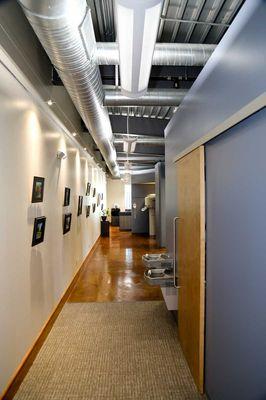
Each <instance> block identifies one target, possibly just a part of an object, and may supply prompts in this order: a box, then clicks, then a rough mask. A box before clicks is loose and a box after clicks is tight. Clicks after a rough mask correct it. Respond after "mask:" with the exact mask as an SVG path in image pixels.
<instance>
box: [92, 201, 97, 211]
mask: <svg viewBox="0 0 266 400" xmlns="http://www.w3.org/2000/svg"><path fill="white" fill-rule="evenodd" d="M95 209H96V204H95V203H94V204H93V205H92V212H95Z"/></svg>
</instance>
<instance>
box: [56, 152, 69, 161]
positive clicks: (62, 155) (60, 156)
mask: <svg viewBox="0 0 266 400" xmlns="http://www.w3.org/2000/svg"><path fill="white" fill-rule="evenodd" d="M56 158H57V159H58V160H64V159H65V158H67V155H66V153H64V152H63V151H62V150H59V151H58V152H57V154H56Z"/></svg>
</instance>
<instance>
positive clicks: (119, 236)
mask: <svg viewBox="0 0 266 400" xmlns="http://www.w3.org/2000/svg"><path fill="white" fill-rule="evenodd" d="M161 251H162V249H159V248H158V247H157V246H156V242H155V240H154V239H151V238H149V237H146V236H141V235H132V233H131V232H120V231H119V228H116V227H112V228H111V231H110V237H109V238H101V239H100V241H99V244H98V245H97V247H96V249H95V250H94V253H93V255H92V257H90V259H89V260H88V261H87V265H86V266H85V269H84V270H83V272H82V274H81V276H80V277H79V279H78V281H77V283H76V285H75V287H74V289H73V291H72V293H71V295H70V297H69V299H68V301H69V302H105V301H138V300H142V301H144V300H160V299H162V295H161V290H160V288H159V287H151V286H149V285H148V284H147V283H146V282H145V281H144V278H143V272H144V268H143V265H142V261H141V257H142V255H143V254H145V253H158V252H161Z"/></svg>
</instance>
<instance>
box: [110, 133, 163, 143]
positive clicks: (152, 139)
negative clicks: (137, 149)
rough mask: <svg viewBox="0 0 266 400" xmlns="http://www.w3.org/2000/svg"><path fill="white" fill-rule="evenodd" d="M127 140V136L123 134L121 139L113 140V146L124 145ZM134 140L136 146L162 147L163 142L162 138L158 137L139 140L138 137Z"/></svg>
mask: <svg viewBox="0 0 266 400" xmlns="http://www.w3.org/2000/svg"><path fill="white" fill-rule="evenodd" d="M127 138H128V136H127V135H126V134H125V135H124V136H123V137H121V138H116V139H115V140H114V143H115V144H121V143H124V141H125V140H126V139H127ZM135 140H136V141H137V144H152V145H164V143H165V140H164V138H160V137H156V136H155V137H153V136H152V137H150V138H140V137H139V136H135Z"/></svg>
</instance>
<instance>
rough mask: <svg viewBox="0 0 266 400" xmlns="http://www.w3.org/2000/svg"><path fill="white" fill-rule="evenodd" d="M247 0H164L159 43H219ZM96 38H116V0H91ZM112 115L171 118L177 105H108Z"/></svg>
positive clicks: (101, 39)
mask: <svg viewBox="0 0 266 400" xmlns="http://www.w3.org/2000/svg"><path fill="white" fill-rule="evenodd" d="M244 2H245V0H164V4H163V8H162V16H161V21H160V26H159V30H158V38H157V41H158V42H165V43H168V42H176V43H211V44H218V43H219V41H220V40H221V38H222V37H223V35H224V34H225V32H226V30H227V29H228V27H229V26H230V24H231V23H232V21H233V19H234V17H235V15H236V14H237V12H238V11H239V9H240V7H241V6H242V4H243V3H244ZM88 4H89V6H90V8H91V10H92V18H93V23H94V28H95V34H96V40H97V41H101V42H104V41H107V42H112V41H115V39H116V32H115V20H114V0H88ZM108 110H109V113H110V114H115V115H127V112H129V115H134V116H136V117H147V118H160V119H170V118H171V117H172V115H173V113H174V111H175V110H174V107H130V108H129V110H128V109H127V108H122V107H109V108H108Z"/></svg>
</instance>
